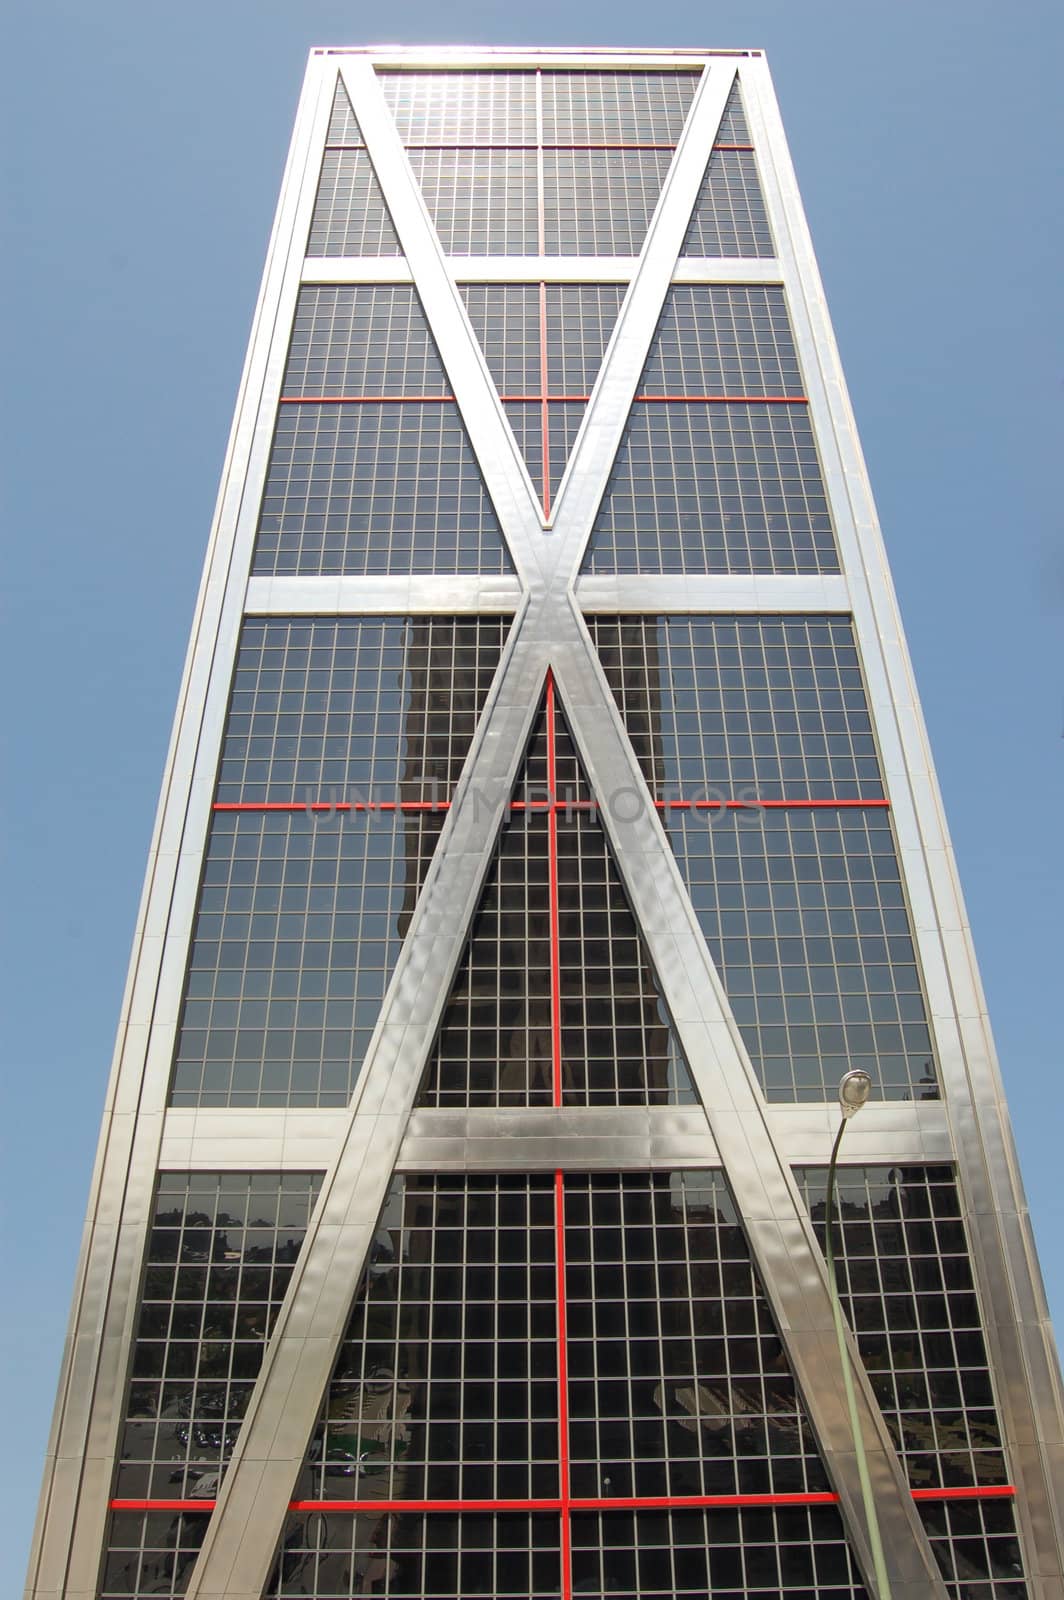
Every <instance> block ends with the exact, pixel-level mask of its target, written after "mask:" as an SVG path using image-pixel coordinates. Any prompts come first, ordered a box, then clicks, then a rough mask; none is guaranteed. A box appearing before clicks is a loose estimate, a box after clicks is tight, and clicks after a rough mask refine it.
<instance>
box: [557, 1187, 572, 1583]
mask: <svg viewBox="0 0 1064 1600" xmlns="http://www.w3.org/2000/svg"><path fill="white" fill-rule="evenodd" d="M554 1245H555V1283H554V1293H555V1298H556V1299H557V1302H558V1488H559V1490H560V1492H561V1535H562V1540H561V1557H562V1597H563V1600H570V1597H571V1595H572V1592H573V1543H572V1532H571V1529H570V1526H569V1506H570V1504H571V1502H570V1499H569V1361H568V1355H567V1349H568V1345H567V1340H568V1333H567V1329H566V1305H565V1174H564V1173H563V1172H561V1171H558V1172H556V1173H555V1174H554Z"/></svg>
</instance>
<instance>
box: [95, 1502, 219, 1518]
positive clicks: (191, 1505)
mask: <svg viewBox="0 0 1064 1600" xmlns="http://www.w3.org/2000/svg"><path fill="white" fill-rule="evenodd" d="M214 1506H215V1502H214V1501H213V1500H112V1501H111V1510H112V1511H202V1512H203V1514H204V1516H207V1515H209V1514H210V1513H211V1512H212V1511H213V1510H214Z"/></svg>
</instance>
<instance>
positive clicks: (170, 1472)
mask: <svg viewBox="0 0 1064 1600" xmlns="http://www.w3.org/2000/svg"><path fill="white" fill-rule="evenodd" d="M319 1185H320V1177H319V1176H318V1175H316V1174H309V1173H292V1172H286V1173H268V1172H267V1173H254V1174H252V1173H241V1172H236V1173H210V1172H197V1173H163V1174H161V1175H160V1178H159V1182H158V1188H157V1191H156V1198H155V1211H154V1221H153V1226H152V1229H151V1232H150V1234H149V1236H148V1247H147V1255H146V1267H145V1276H144V1283H143V1287H142V1290H141V1298H140V1308H139V1316H138V1324H137V1334H136V1339H135V1342H134V1346H133V1354H132V1363H131V1368H132V1377H131V1381H130V1387H129V1390H128V1394H127V1396H126V1402H125V1416H124V1425H123V1431H122V1440H121V1445H120V1452H119V1464H118V1468H117V1471H116V1474H115V1481H114V1490H113V1495H114V1500H115V1502H117V1503H118V1504H119V1505H120V1504H121V1503H123V1502H132V1503H133V1505H134V1506H136V1505H137V1503H138V1502H142V1503H143V1502H149V1503H150V1502H155V1503H156V1506H155V1509H139V1508H138V1509H133V1508H130V1509H117V1508H116V1509H113V1510H112V1513H111V1523H110V1527H109V1531H108V1536H107V1541H106V1545H105V1555H104V1564H103V1572H102V1578H101V1588H100V1594H101V1597H102V1600H110V1597H111V1596H118V1595H121V1596H123V1597H126V1600H128V1597H129V1596H131V1595H141V1594H144V1595H147V1594H152V1595H157V1594H170V1595H178V1594H182V1593H184V1589H185V1586H186V1584H187V1581H188V1573H189V1570H190V1568H191V1565H192V1562H193V1560H194V1559H195V1554H196V1551H197V1550H198V1549H199V1546H200V1543H201V1541H202V1535H203V1531H204V1529H205V1527H206V1518H205V1517H204V1516H203V1514H202V1512H200V1514H198V1515H196V1514H187V1513H185V1512H182V1511H180V1510H174V1509H163V1507H162V1506H160V1505H159V1502H163V1503H165V1502H167V1501H176V1502H179V1503H180V1502H183V1501H191V1502H195V1501H204V1502H206V1505H205V1508H204V1509H208V1508H209V1506H210V1505H213V1503H214V1499H215V1497H216V1495H217V1492H218V1484H219V1481H220V1479H221V1476H222V1474H223V1473H224V1470H225V1465H226V1462H227V1461H228V1458H229V1456H230V1454H231V1452H232V1448H233V1445H234V1443H235V1441H236V1436H237V1433H238V1431H239V1428H240V1423H241V1420H242V1418H243V1416H244V1413H245V1410H246V1408H247V1403H248V1400H249V1398H250V1396H251V1390H252V1387H253V1385H254V1381H255V1377H256V1375H257V1373H258V1370H259V1366H260V1363H261V1360H262V1354H263V1351H264V1350H265V1348H266V1340H267V1339H268V1337H269V1334H270V1331H271V1329H272V1327H273V1324H274V1321H275V1320H276V1317H277V1313H278V1311H279V1309H280V1304H281V1301H282V1299H283V1297H284V1294H285V1291H286V1289H287V1287H288V1281H289V1278H290V1277H291V1273H292V1267H293V1265H294V1263H295V1261H296V1258H297V1256H298V1254H299V1250H300V1246H301V1245H302V1242H303V1236H304V1233H305V1231H306V1227H307V1224H308V1222H309V1220H310V1214H311V1211H312V1210H313V1207H314V1201H315V1199H316V1197H317V1193H318V1188H319Z"/></svg>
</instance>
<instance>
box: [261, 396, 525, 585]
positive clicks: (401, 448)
mask: <svg viewBox="0 0 1064 1600" xmlns="http://www.w3.org/2000/svg"><path fill="white" fill-rule="evenodd" d="M253 570H254V572H256V573H299V574H301V575H308V574H312V573H350V574H358V575H365V574H368V573H385V572H390V573H403V572H438V573H446V572H510V571H512V566H511V563H510V559H509V556H508V554H507V551H506V547H505V545H504V543H503V539H502V534H501V531H500V529H499V524H498V520H497V518H496V516H495V512H494V509H493V507H492V505H491V502H490V500H489V499H488V495H487V491H486V489H485V487H484V481H483V479H482V477H481V475H480V469H479V467H478V466H477V463H476V459H475V457H474V455H473V449H472V446H471V445H470V443H469V438H468V435H467V434H466V431H465V427H464V426H463V424H462V420H461V417H460V416H459V413H458V407H457V406H456V405H455V404H454V403H453V402H450V401H444V402H442V403H437V404H425V405H422V404H419V403H417V402H416V401H408V402H406V403H405V404H403V405H387V404H381V403H376V402H367V403H365V404H359V405H350V406H345V405H342V404H335V403H333V404H329V403H326V404H324V405H316V404H313V403H310V402H308V403H305V404H300V405H291V406H282V407H281V410H280V412H279V415H278V419H277V428H276V432H275V434H274V441H273V449H272V452H271V456H270V464H269V469H268V472H267V477H266V487H265V491H264V493H263V500H262V512H261V516H260V520H259V535H258V542H257V545H256V549H255V560H254V566H253Z"/></svg>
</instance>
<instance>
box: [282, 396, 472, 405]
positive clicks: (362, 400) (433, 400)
mask: <svg viewBox="0 0 1064 1600" xmlns="http://www.w3.org/2000/svg"><path fill="white" fill-rule="evenodd" d="M447 401H450V402H451V403H452V404H453V402H454V395H453V394H283V395H282V396H281V398H280V399H279V400H278V402H277V404H278V405H280V406H406V405H444V404H445V403H446V402H447Z"/></svg>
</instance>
